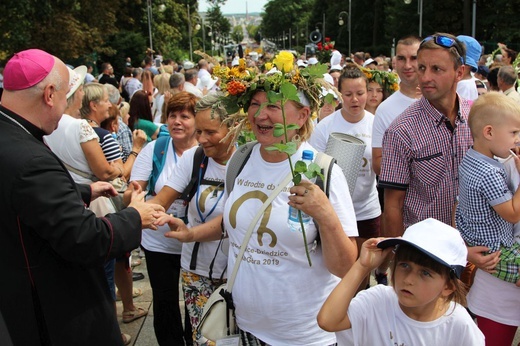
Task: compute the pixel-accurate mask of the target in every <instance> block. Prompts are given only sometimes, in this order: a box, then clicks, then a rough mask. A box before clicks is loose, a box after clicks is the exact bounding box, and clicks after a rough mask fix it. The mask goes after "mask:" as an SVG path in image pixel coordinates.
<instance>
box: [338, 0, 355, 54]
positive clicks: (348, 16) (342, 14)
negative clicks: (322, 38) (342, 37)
mask: <svg viewBox="0 0 520 346" xmlns="http://www.w3.org/2000/svg"><path fill="white" fill-rule="evenodd" d="M349 11H350V1H349ZM349 13H350V12H349ZM349 13H347V12H346V11H341V12H340V13H339V20H338V24H339V26H343V25H344V24H345V21H344V20H343V16H347V31H348V55H349V56H350V50H351V48H350V46H351V43H352V42H351V35H350V15H349Z"/></svg>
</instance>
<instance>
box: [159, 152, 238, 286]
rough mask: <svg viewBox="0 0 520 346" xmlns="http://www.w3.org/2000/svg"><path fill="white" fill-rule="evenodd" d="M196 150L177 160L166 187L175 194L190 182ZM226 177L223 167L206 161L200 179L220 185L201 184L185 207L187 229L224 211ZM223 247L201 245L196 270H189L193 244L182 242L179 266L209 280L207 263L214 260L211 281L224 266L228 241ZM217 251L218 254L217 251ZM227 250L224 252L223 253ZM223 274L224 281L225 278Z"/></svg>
mask: <svg viewBox="0 0 520 346" xmlns="http://www.w3.org/2000/svg"><path fill="white" fill-rule="evenodd" d="M196 150H197V148H196V147H194V148H191V149H190V150H187V151H185V152H184V154H183V155H182V158H180V159H179V161H178V163H177V167H175V174H174V175H172V176H170V179H168V181H167V182H166V185H168V186H169V187H171V188H172V189H174V190H175V191H179V192H181V191H184V189H185V188H186V186H188V184H189V183H190V180H191V173H192V170H193V158H194V155H195V151H196ZM225 176H226V166H225V165H220V164H218V163H217V162H215V161H214V160H213V159H212V158H211V157H210V158H208V167H207V169H206V172H205V174H204V177H203V179H205V180H211V181H216V182H219V183H220V186H213V185H201V186H200V187H199V188H198V191H197V193H196V195H195V196H193V199H192V200H191V201H190V204H189V206H188V226H189V227H194V226H197V225H200V224H202V223H204V222H208V221H210V220H212V219H214V218H215V217H216V216H218V215H221V214H222V211H223V208H224V198H223V197H224V180H225V179H224V178H225ZM222 243H223V244H222V245H221V246H220V248H219V247H218V245H219V241H218V240H214V241H207V242H201V243H200V245H199V250H198V253H197V268H196V269H195V270H192V269H190V262H191V255H192V252H193V247H194V245H195V243H184V244H183V245H182V256H181V267H182V268H183V269H185V270H188V271H190V272H193V273H195V274H198V275H202V276H206V277H209V270H210V264H211V262H212V261H213V258H215V254H217V255H216V256H217V257H216V258H215V264H214V265H213V272H212V278H213V279H218V278H220V276H221V275H222V272H223V271H224V269H225V268H226V265H227V252H225V251H226V250H227V249H228V239H227V238H226V239H224V240H223V242H222ZM217 249H218V251H217ZM224 249H226V250H224ZM226 274H227V273H224V276H223V277H224V278H226V277H227V275H226Z"/></svg>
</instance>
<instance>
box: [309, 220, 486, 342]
mask: <svg viewBox="0 0 520 346" xmlns="http://www.w3.org/2000/svg"><path fill="white" fill-rule="evenodd" d="M394 246H396V247H395V250H394V252H395V257H394V261H393V264H392V273H393V274H392V278H391V279H392V286H393V287H392V286H384V285H377V286H374V287H371V288H369V289H367V290H364V291H361V292H359V293H358V294H357V295H356V296H355V297H354V295H355V293H356V290H357V288H358V286H359V284H360V283H361V282H362V281H363V279H364V278H365V277H366V276H367V275H369V274H370V272H371V271H372V270H374V269H375V268H377V267H378V266H379V265H380V264H381V263H382V262H383V260H384V259H385V258H386V257H387V256H388V255H389V254H390V252H391V250H392V247H394ZM466 256H467V249H466V246H465V244H464V241H463V240H462V238H461V236H460V234H459V232H458V231H457V230H456V229H454V228H452V227H450V226H448V225H446V224H444V223H442V222H440V221H438V220H435V219H426V220H424V221H421V222H418V223H416V224H414V225H412V226H410V227H408V229H407V230H406V231H405V232H404V234H403V237H402V238H387V239H384V238H372V239H369V240H367V241H366V242H365V243H364V244H363V246H362V248H361V252H360V256H359V258H358V260H357V261H356V263H355V264H354V265H353V266H352V268H351V269H350V270H349V272H348V273H347V275H345V277H344V278H343V279H342V280H341V282H340V283H339V284H338V286H337V287H336V288H335V289H334V290H333V291H332V293H331V294H330V296H329V297H328V298H327V300H326V301H325V303H324V305H323V307H322V308H321V310H320V312H319V314H318V324H319V325H320V327H321V328H323V329H325V330H327V331H336V332H338V331H342V330H345V329H346V331H344V332H341V333H336V334H337V337H338V345H432V344H440V343H441V342H442V343H443V344H444V345H457V346H463V345H468V346H470V345H471V346H474V345H484V336H483V334H482V333H481V332H480V330H479V329H478V328H477V326H476V324H475V323H474V322H473V320H472V319H471V317H470V316H469V314H468V313H467V311H466V310H465V309H464V307H463V306H462V305H463V304H464V303H465V291H464V288H463V284H462V282H461V281H460V280H459V278H460V274H461V272H462V270H463V268H464V266H465V265H466Z"/></svg>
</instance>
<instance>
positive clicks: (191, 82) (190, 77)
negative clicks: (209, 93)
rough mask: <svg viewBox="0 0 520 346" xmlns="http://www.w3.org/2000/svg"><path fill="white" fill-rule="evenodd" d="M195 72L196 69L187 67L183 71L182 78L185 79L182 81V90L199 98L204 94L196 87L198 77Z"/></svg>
mask: <svg viewBox="0 0 520 346" xmlns="http://www.w3.org/2000/svg"><path fill="white" fill-rule="evenodd" d="M197 74H198V72H197V70H196V69H189V70H186V72H184V78H185V80H186V81H185V82H184V91H187V92H189V93H190V94H193V95H195V96H197V97H199V98H201V97H202V96H204V94H203V93H202V90H200V89H199V88H197V81H198V78H199V77H198V75H197Z"/></svg>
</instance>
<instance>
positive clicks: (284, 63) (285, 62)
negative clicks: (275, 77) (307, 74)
mask: <svg viewBox="0 0 520 346" xmlns="http://www.w3.org/2000/svg"><path fill="white" fill-rule="evenodd" d="M273 62H274V64H275V65H276V68H278V70H280V71H282V72H283V73H288V72H291V71H292V69H293V67H294V57H293V55H292V53H289V52H280V54H278V55H277V56H276V57H275V58H274V60H273Z"/></svg>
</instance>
